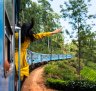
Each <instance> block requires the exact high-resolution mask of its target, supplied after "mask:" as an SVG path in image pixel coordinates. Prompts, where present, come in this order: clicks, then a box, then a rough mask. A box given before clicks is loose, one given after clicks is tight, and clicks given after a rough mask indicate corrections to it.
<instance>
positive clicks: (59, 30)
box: [51, 27, 63, 35]
mask: <svg viewBox="0 0 96 91" xmlns="http://www.w3.org/2000/svg"><path fill="white" fill-rule="evenodd" d="M62 29H63V27H62V28H59V29H56V30H54V31H53V32H51V35H53V34H56V33H60V32H61V31H62Z"/></svg>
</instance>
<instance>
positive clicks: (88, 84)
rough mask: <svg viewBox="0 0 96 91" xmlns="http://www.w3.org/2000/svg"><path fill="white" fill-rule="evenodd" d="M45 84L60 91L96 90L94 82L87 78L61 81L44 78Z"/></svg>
mask: <svg viewBox="0 0 96 91" xmlns="http://www.w3.org/2000/svg"><path fill="white" fill-rule="evenodd" d="M46 85H48V86H49V87H51V88H54V89H57V90H62V91H96V82H92V81H88V80H81V81H80V80H75V81H63V80H59V79H53V78H48V79H47V80H46Z"/></svg>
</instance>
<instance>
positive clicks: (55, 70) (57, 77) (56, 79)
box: [44, 60, 96, 91]
mask: <svg viewBox="0 0 96 91" xmlns="http://www.w3.org/2000/svg"><path fill="white" fill-rule="evenodd" d="M89 63H90V62H89ZM81 64H82V69H81V80H79V74H78V71H77V70H78V65H77V62H76V61H73V60H63V61H58V62H56V61H55V62H50V63H49V64H47V65H46V66H45V70H44V75H45V77H46V85H47V86H49V87H52V88H55V89H58V90H63V91H67V90H68V91H76V90H77V91H83V90H84V91H85V90H88V91H95V90H96V70H95V69H94V67H95V65H96V63H94V64H93V66H92V62H91V66H92V68H91V67H88V66H85V65H84V63H83V62H82V63H81ZM66 89H67V90H66ZM74 89H75V90H74Z"/></svg>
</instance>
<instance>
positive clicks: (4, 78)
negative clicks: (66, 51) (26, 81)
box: [0, 0, 72, 91]
mask: <svg viewBox="0 0 96 91" xmlns="http://www.w3.org/2000/svg"><path fill="white" fill-rule="evenodd" d="M20 1H21V0H0V55H1V58H0V91H20V90H21V86H20V85H21V83H20V82H21V81H20V66H19V68H18V74H19V77H18V85H17V86H16V85H15V64H14V54H15V32H17V33H18V34H19V37H18V42H19V43H18V65H20V51H21V28H20V27H18V26H17V25H18V20H19V11H20ZM27 54H28V55H27V61H28V63H29V65H31V64H33V63H34V64H35V63H39V62H43V61H44V62H45V61H46V62H47V61H50V60H58V59H69V58H72V55H63V54H58V55H57V54H42V53H36V52H32V51H30V50H28V52H27ZM6 60H8V62H9V64H10V68H9V69H8V70H7V71H6V70H5V68H4V62H5V61H6Z"/></svg>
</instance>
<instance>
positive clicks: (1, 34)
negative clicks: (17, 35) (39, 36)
mask: <svg viewBox="0 0 96 91" xmlns="http://www.w3.org/2000/svg"><path fill="white" fill-rule="evenodd" d="M14 29H15V20H14V0H0V91H14V83H15V79H14V77H15V76H14V75H15V70H14V68H15V66H14Z"/></svg>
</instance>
